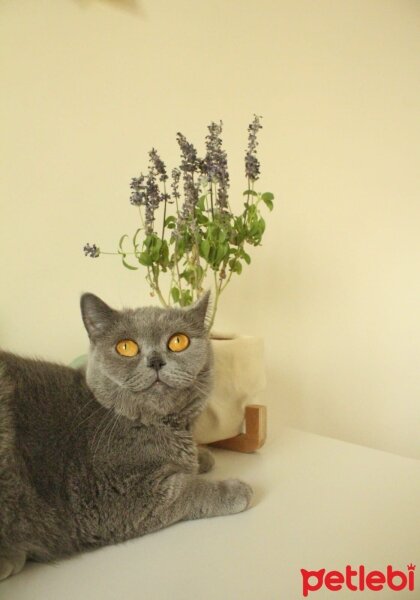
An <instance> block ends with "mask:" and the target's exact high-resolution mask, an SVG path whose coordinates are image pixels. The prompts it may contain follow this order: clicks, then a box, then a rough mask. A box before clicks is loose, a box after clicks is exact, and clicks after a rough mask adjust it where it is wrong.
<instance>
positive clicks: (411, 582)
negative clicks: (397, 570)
mask: <svg viewBox="0 0 420 600" xmlns="http://www.w3.org/2000/svg"><path fill="white" fill-rule="evenodd" d="M408 589H409V590H410V592H412V591H413V590H414V569H410V571H409V572H408Z"/></svg>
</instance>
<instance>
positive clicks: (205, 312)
mask: <svg viewBox="0 0 420 600" xmlns="http://www.w3.org/2000/svg"><path fill="white" fill-rule="evenodd" d="M187 310H188V316H189V317H190V318H192V319H194V321H195V322H196V323H197V324H198V325H199V326H200V327H203V328H204V329H205V330H206V331H208V329H209V327H210V323H211V317H212V313H213V306H212V301H211V293H210V290H207V292H205V293H204V294H203V295H202V296H201V298H199V299H198V300H197V302H195V304H193V305H192V306H190V307H189V308H188V309H187Z"/></svg>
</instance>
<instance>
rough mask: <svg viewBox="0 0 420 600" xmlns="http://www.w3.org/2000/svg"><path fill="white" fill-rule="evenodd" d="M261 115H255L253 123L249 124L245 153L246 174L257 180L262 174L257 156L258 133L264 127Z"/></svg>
mask: <svg viewBox="0 0 420 600" xmlns="http://www.w3.org/2000/svg"><path fill="white" fill-rule="evenodd" d="M260 119H261V117H258V116H257V115H254V119H253V121H252V123H250V124H249V125H248V148H247V151H246V154H245V174H246V176H247V177H248V179H250V180H251V181H256V180H257V179H258V176H259V174H260V161H259V160H258V158H257V146H258V141H257V133H258V130H259V129H262V125H261V123H260Z"/></svg>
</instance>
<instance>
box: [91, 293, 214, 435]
mask: <svg viewBox="0 0 420 600" xmlns="http://www.w3.org/2000/svg"><path fill="white" fill-rule="evenodd" d="M208 308H209V293H207V294H205V295H204V296H203V297H202V298H200V300H198V301H197V302H196V304H194V305H193V306H191V307H189V308H182V309H181V308H168V309H163V308H157V307H151V306H149V307H145V308H137V309H125V310H121V311H118V310H114V309H112V308H110V307H109V306H108V305H107V304H105V302H103V301H102V300H101V299H100V298H98V297H97V296H95V295H93V294H83V296H82V298H81V310H82V317H83V322H84V324H85V327H86V330H87V332H88V335H89V339H90V352H89V358H88V365H87V370H86V379H87V383H88V385H89V387H90V389H91V390H92V392H93V393H94V395H95V397H96V398H97V400H98V401H99V402H100V403H101V404H103V405H104V406H106V407H107V408H110V409H114V410H115V412H116V413H118V414H122V415H124V416H126V417H128V418H129V419H132V420H135V419H139V420H140V421H142V422H144V423H150V422H153V421H156V420H159V419H161V418H162V417H165V416H167V415H179V414H181V413H184V414H185V416H186V417H188V415H189V416H191V417H192V416H195V415H194V413H197V414H198V412H200V411H201V410H202V408H203V406H204V403H205V400H206V398H207V396H208V394H209V391H210V386H211V370H212V353H211V346H210V341H209V333H208V327H207V320H206V316H207V313H208Z"/></svg>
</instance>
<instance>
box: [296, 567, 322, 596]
mask: <svg viewBox="0 0 420 600" xmlns="http://www.w3.org/2000/svg"><path fill="white" fill-rule="evenodd" d="M300 572H301V573H302V588H303V589H302V591H303V595H304V596H305V598H306V596H307V595H308V593H309V592H316V591H317V590H319V589H320V588H321V587H322V584H323V582H324V573H325V569H320V570H319V571H307V570H306V569H301V570H300ZM310 577H316V578H317V581H316V583H314V584H312V583H310V582H309V578H310Z"/></svg>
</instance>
